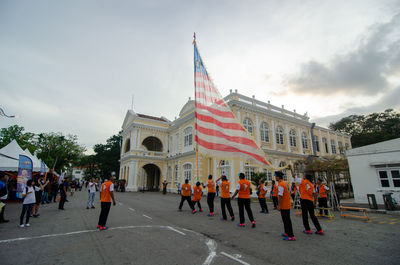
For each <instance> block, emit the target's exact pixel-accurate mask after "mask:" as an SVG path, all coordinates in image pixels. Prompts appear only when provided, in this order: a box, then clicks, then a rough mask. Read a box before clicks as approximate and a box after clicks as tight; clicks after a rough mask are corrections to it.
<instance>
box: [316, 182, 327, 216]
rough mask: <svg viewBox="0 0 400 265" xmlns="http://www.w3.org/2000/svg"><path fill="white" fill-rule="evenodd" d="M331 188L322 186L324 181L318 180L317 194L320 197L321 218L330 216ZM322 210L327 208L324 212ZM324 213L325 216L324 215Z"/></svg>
mask: <svg viewBox="0 0 400 265" xmlns="http://www.w3.org/2000/svg"><path fill="white" fill-rule="evenodd" d="M328 191H329V188H328V186H326V185H324V184H322V179H321V178H318V180H317V188H316V194H317V196H318V207H319V208H320V209H319V216H324V217H326V216H328V210H327V208H328V195H327V193H328ZM321 208H325V209H324V210H323V209H321ZM323 213H324V214H323Z"/></svg>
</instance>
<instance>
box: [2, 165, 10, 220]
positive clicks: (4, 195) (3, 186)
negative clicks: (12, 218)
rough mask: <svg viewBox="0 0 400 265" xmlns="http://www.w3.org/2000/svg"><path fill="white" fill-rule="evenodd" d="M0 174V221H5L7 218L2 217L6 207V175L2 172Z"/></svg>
mask: <svg viewBox="0 0 400 265" xmlns="http://www.w3.org/2000/svg"><path fill="white" fill-rule="evenodd" d="M0 174H1V175H0V202H1V203H2V204H3V207H1V209H0V223H7V222H8V221H9V220H6V219H4V211H5V209H6V200H7V197H8V188H7V180H8V177H7V175H6V174H5V173H3V172H0Z"/></svg>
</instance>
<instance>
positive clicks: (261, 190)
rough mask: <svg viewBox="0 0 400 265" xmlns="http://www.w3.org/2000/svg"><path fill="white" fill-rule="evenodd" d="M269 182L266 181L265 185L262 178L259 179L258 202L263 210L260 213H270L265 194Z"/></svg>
mask: <svg viewBox="0 0 400 265" xmlns="http://www.w3.org/2000/svg"><path fill="white" fill-rule="evenodd" d="M266 184H267V182H265V185H264V184H263V182H262V180H261V179H260V180H259V181H258V187H257V188H258V202H259V203H260V207H261V211H260V213H265V214H267V213H268V206H267V203H266V202H265V201H266V200H265V196H266V195H267V190H268V187H267V185H266Z"/></svg>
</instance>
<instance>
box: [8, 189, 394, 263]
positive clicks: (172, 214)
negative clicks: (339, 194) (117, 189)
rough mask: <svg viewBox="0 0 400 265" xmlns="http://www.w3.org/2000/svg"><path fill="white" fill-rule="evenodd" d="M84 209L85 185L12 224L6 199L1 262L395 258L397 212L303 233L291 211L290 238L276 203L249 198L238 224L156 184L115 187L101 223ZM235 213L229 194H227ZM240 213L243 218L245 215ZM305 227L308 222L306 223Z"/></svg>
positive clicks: (16, 207) (12, 207) (15, 208)
mask: <svg viewBox="0 0 400 265" xmlns="http://www.w3.org/2000/svg"><path fill="white" fill-rule="evenodd" d="M96 196H97V197H96V202H97V203H96V209H89V210H87V209H86V199H87V191H85V190H82V191H81V192H77V193H75V195H74V197H69V200H70V201H69V202H68V203H66V205H65V209H66V210H65V211H59V210H58V209H57V205H56V204H55V203H54V204H48V205H44V206H43V207H42V208H41V210H40V213H41V216H40V217H39V218H35V219H34V218H32V219H31V222H30V223H31V227H25V228H20V227H19V226H18V222H19V221H18V219H19V214H20V210H21V205H20V204H8V205H7V210H6V218H7V219H10V222H9V223H6V224H0V260H1V264H2V265H5V264H398V261H399V260H400V251H399V250H400V241H399V240H398V238H399V236H400V216H398V215H388V214H387V215H385V214H375V215H371V221H370V222H365V221H362V220H357V219H342V218H340V217H339V216H338V214H336V215H337V216H336V219H335V220H325V219H323V220H320V222H321V225H322V227H323V229H324V230H325V232H326V234H325V235H324V236H318V235H315V234H313V235H305V234H303V233H302V232H301V231H302V230H303V226H302V221H301V218H300V217H296V216H295V215H294V211H292V222H293V228H294V231H295V236H296V239H297V241H295V242H286V241H283V240H282V239H281V236H280V234H281V233H282V230H283V225H282V222H281V217H280V214H279V212H278V211H273V210H271V208H272V207H271V204H269V205H268V206H269V207H270V212H271V213H270V214H267V215H266V214H262V213H259V205H258V203H252V209H253V213H254V215H255V219H256V223H257V227H256V228H255V229H252V228H251V227H250V226H249V225H248V226H246V227H245V228H239V227H237V226H236V224H237V220H235V222H231V221H221V220H220V217H221V214H220V208H219V207H220V205H219V199H217V200H216V216H215V217H207V216H206V215H207V211H206V209H207V203H206V200H205V198H204V197H203V199H202V206H203V209H204V210H205V211H204V212H203V213H197V214H194V215H193V214H191V211H190V210H189V207H188V206H187V204H184V206H183V211H182V212H179V211H178V204H179V200H180V197H179V196H178V195H176V194H167V195H162V194H161V193H158V192H148V193H116V199H117V205H116V206H113V207H112V208H111V211H110V215H109V218H108V226H109V227H110V228H109V230H107V231H98V230H96V229H95V227H96V225H97V220H98V216H99V212H100V203H99V200H98V199H99V194H98V193H97V194H96ZM233 208H234V212H235V214H236V217H237V219H238V215H237V212H238V211H237V202H236V200H235V201H233ZM246 221H248V220H247V219H246ZM311 227H312V229H313V230H315V229H314V227H313V226H311Z"/></svg>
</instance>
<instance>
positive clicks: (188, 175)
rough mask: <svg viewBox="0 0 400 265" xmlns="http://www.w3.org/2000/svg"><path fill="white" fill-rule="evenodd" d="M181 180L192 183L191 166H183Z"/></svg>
mask: <svg viewBox="0 0 400 265" xmlns="http://www.w3.org/2000/svg"><path fill="white" fill-rule="evenodd" d="M183 178H184V179H185V180H186V179H187V180H189V182H190V181H192V164H184V165H183Z"/></svg>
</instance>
